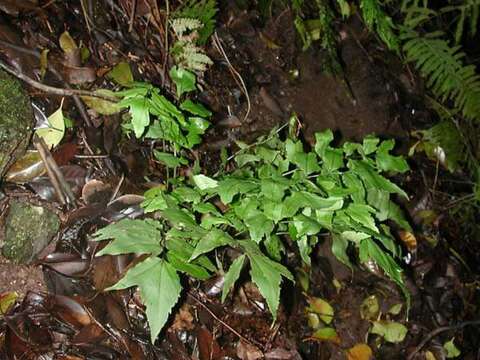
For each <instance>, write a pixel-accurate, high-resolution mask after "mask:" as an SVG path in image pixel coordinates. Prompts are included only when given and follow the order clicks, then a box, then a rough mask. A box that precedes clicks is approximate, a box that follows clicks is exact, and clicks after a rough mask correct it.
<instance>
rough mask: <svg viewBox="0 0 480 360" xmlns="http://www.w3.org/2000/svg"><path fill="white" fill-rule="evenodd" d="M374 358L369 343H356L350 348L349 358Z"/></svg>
mask: <svg viewBox="0 0 480 360" xmlns="http://www.w3.org/2000/svg"><path fill="white" fill-rule="evenodd" d="M371 358H372V349H370V346H368V345H367V344H362V343H359V344H356V345H355V346H354V347H352V348H350V349H348V351H347V359H348V360H370V359H371Z"/></svg>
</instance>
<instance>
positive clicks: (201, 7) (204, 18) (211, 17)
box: [173, 0, 218, 46]
mask: <svg viewBox="0 0 480 360" xmlns="http://www.w3.org/2000/svg"><path fill="white" fill-rule="evenodd" d="M217 11H218V8H217V3H216V1H215V0H187V1H186V2H184V3H183V4H182V6H181V7H180V8H178V9H177V10H176V11H175V13H174V14H173V16H174V18H183V19H196V20H198V21H200V23H201V24H202V26H201V27H199V28H198V42H197V43H198V45H200V46H203V45H205V44H206V42H207V40H208V38H209V37H210V35H212V33H213V31H214V30H215V15H216V14H217Z"/></svg>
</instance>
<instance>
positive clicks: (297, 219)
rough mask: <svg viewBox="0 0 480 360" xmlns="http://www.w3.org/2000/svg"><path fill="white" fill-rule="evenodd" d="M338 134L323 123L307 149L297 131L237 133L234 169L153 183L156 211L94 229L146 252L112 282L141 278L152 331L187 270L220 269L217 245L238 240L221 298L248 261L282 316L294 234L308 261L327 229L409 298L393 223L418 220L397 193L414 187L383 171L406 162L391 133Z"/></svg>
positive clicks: (339, 246) (148, 197) (113, 249)
mask: <svg viewBox="0 0 480 360" xmlns="http://www.w3.org/2000/svg"><path fill="white" fill-rule="evenodd" d="M332 140H333V134H332V132H331V131H325V132H323V133H318V134H316V144H315V146H314V150H313V151H306V150H305V148H304V146H303V144H302V142H301V141H299V140H298V139H297V138H294V137H292V138H287V139H286V140H282V139H281V138H280V136H279V132H278V131H273V132H272V133H271V134H270V136H267V137H263V138H261V139H259V140H258V142H257V143H256V144H255V145H253V146H246V145H244V144H241V143H239V146H241V147H242V150H241V151H240V152H239V153H237V154H236V156H235V163H236V169H235V170H234V171H233V172H229V173H222V174H220V175H218V176H216V177H214V178H211V177H207V176H205V175H202V174H198V175H194V176H193V177H192V182H191V183H190V184H188V183H179V184H178V186H177V187H176V188H175V189H174V190H173V191H170V190H165V189H164V188H154V189H151V190H149V191H148V192H147V193H145V201H144V203H143V205H142V206H143V208H144V210H145V212H146V213H155V219H156V220H153V219H145V220H130V219H127V220H122V221H120V222H118V223H116V224H111V225H108V226H107V227H105V228H103V229H100V230H99V231H98V232H97V234H96V235H95V237H94V240H97V241H104V240H109V239H113V240H112V241H111V242H110V243H108V245H107V246H105V247H104V248H103V249H102V250H101V251H100V252H99V253H97V256H101V255H106V254H114V255H116V254H126V253H137V254H144V255H146V256H147V257H146V259H145V260H144V261H142V262H140V263H138V264H136V265H135V266H133V267H131V268H130V269H129V270H128V271H127V273H126V274H125V275H124V277H123V278H122V279H121V280H120V281H119V282H118V283H117V284H116V285H114V286H112V287H111V288H109V289H107V290H117V289H125V288H128V287H131V286H138V287H139V290H140V295H141V297H142V299H143V302H144V303H145V305H146V308H147V311H146V313H147V317H148V321H149V324H150V329H151V336H152V341H154V340H155V338H156V337H157V335H158V333H159V332H160V330H161V329H162V327H163V326H164V324H165V322H166V321H167V318H168V315H169V313H170V311H171V309H172V307H173V306H174V305H175V304H176V302H177V301H178V298H179V296H180V293H181V290H182V287H181V284H180V274H183V275H184V276H191V277H193V278H196V279H200V280H204V279H206V278H208V277H209V276H210V274H211V273H212V272H215V271H217V270H216V269H215V266H213V264H212V262H211V261H210V260H209V255H211V254H212V252H213V251H214V250H216V249H218V248H221V247H230V248H232V249H234V251H233V253H234V254H236V256H235V257H234V258H231V259H230V260H231V261H229V262H230V266H229V268H228V271H227V272H226V273H225V275H224V285H223V293H222V301H224V300H225V299H226V297H227V295H228V293H229V292H230V291H231V290H232V289H233V287H234V286H235V283H236V282H237V280H238V279H239V277H240V274H241V273H242V271H243V270H244V268H247V267H248V268H249V273H250V277H251V279H252V281H253V282H254V283H255V284H256V285H257V287H258V289H259V291H260V293H261V294H262V296H263V297H264V298H265V300H266V303H267V305H268V308H269V310H270V312H271V313H272V316H273V319H274V320H275V319H276V316H277V310H278V306H279V301H280V289H281V283H282V281H283V280H284V279H288V280H292V281H293V276H292V274H291V273H290V271H289V270H288V269H287V268H286V267H285V266H284V265H282V259H283V255H284V252H285V251H284V249H285V247H286V244H287V243H289V244H291V243H293V244H294V245H295V246H296V247H297V249H298V252H299V254H300V256H301V258H302V259H303V261H304V262H305V263H307V264H308V263H310V254H311V252H312V249H313V247H314V246H315V244H316V243H317V241H318V238H319V235H320V233H322V232H330V233H331V234H332V236H333V245H332V251H333V253H334V254H335V256H337V258H338V259H339V260H340V261H342V262H343V263H344V264H346V265H347V266H350V267H351V266H352V263H351V260H350V257H349V255H348V254H347V248H349V247H353V248H354V249H356V251H357V252H358V258H359V260H360V261H361V262H367V261H371V260H373V261H375V262H376V263H377V264H378V265H379V266H380V267H381V268H382V269H383V270H384V271H385V273H386V274H387V275H388V276H389V277H390V278H391V279H392V280H393V281H394V282H395V283H396V284H397V285H398V286H400V288H401V289H402V290H403V292H404V293H405V296H406V297H407V299H408V292H407V290H406V288H405V285H404V283H403V279H402V270H401V268H400V266H399V265H398V264H397V260H398V259H399V257H400V249H399V246H398V245H397V244H396V242H395V240H394V238H393V236H392V235H391V233H390V228H389V227H388V225H387V224H386V221H387V220H392V221H394V222H396V223H397V224H398V226H399V227H401V228H405V229H410V227H409V224H408V222H407V221H406V220H405V218H404V217H403V214H402V212H401V210H400V208H399V207H398V206H397V205H396V204H395V203H394V202H393V201H392V199H391V195H392V194H398V195H400V196H404V197H406V196H407V195H406V193H405V192H404V191H403V190H402V189H401V188H400V187H398V186H397V185H395V184H394V183H392V182H390V181H389V180H388V179H386V178H385V177H383V176H382V175H381V173H382V172H386V171H389V172H390V171H393V172H404V171H407V170H408V165H407V163H406V162H405V160H404V159H403V158H401V157H396V156H393V155H391V154H390V150H391V149H392V148H393V146H394V142H393V141H392V140H387V141H382V142H381V141H380V140H379V139H378V138H374V137H367V138H365V140H364V142H363V143H362V144H358V143H346V144H344V145H343V147H341V148H335V147H333V146H331V142H332ZM226 266H227V264H226V263H224V264H223V267H226Z"/></svg>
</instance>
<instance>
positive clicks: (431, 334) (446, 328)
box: [407, 320, 480, 360]
mask: <svg viewBox="0 0 480 360" xmlns="http://www.w3.org/2000/svg"><path fill="white" fill-rule="evenodd" d="M470 325H472V326H475V325H480V320H472V321H464V322H462V323H460V324H457V325H451V326H441V327H439V328H436V329H434V330H432V331H431V332H429V333H428V334H427V335H426V336H425V337H424V338H423V340H422V341H420V344H418V345H417V347H416V348H415V349H413V351H412V352H411V353H410V354H409V355H408V357H407V360H412V359H413V357H414V356H415V355H416V354H417V353H418V352H419V351H420V350H422V349H423V347H424V346H425V345H426V344H427V343H428V342H429V341H430V340H432V339H433V338H434V337H435V336H437V335H438V334H440V333H442V332H445V331H449V330H458V329H462V328H464V327H465V326H470Z"/></svg>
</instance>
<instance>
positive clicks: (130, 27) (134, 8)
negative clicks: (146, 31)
mask: <svg viewBox="0 0 480 360" xmlns="http://www.w3.org/2000/svg"><path fill="white" fill-rule="evenodd" d="M136 12H137V0H132V10H131V12H130V19H129V20H128V32H129V33H130V32H132V30H133V22H134V21H135V13H136Z"/></svg>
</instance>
